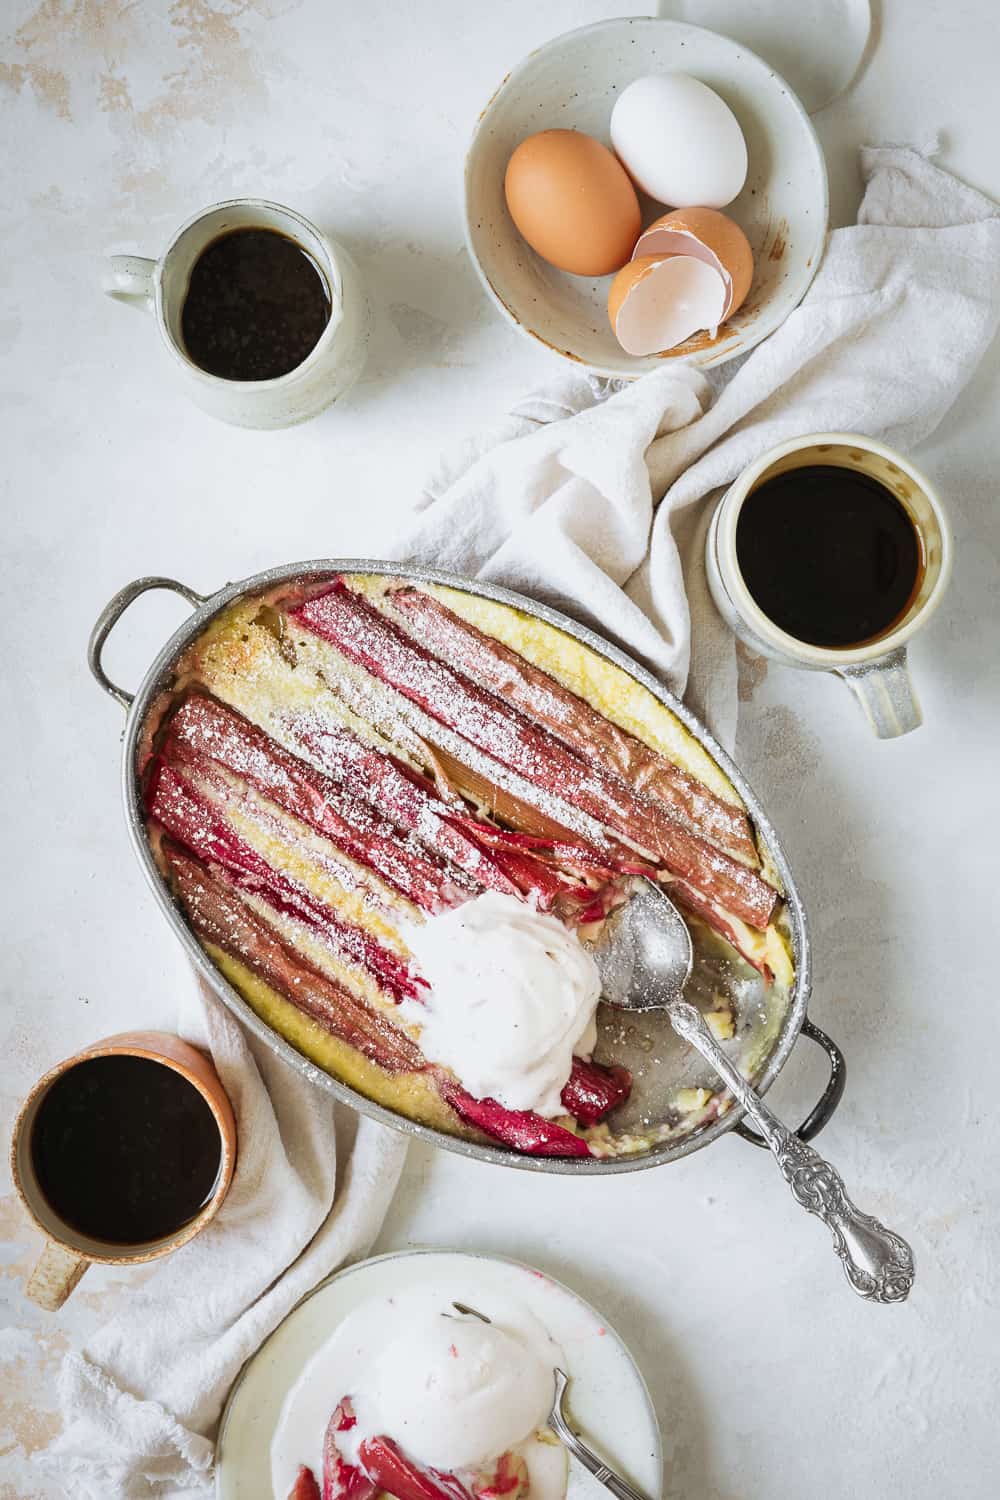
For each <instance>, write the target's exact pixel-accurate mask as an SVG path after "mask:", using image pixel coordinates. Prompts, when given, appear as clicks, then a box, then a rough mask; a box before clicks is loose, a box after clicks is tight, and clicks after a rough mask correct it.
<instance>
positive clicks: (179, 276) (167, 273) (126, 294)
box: [103, 198, 371, 428]
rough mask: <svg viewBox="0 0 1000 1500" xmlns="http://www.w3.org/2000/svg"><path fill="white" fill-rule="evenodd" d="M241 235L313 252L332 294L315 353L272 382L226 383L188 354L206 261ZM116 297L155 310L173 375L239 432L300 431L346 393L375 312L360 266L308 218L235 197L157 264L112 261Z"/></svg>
mask: <svg viewBox="0 0 1000 1500" xmlns="http://www.w3.org/2000/svg"><path fill="white" fill-rule="evenodd" d="M233 229H271V230H275V231H277V232H278V233H279V234H282V235H285V236H286V237H287V238H288V239H290V240H292V241H293V242H294V243H295V244H297V245H298V246H299V247H300V248H301V249H303V250H305V252H306V253H307V255H309V256H310V257H311V259H312V260H313V262H314V263H315V264H316V265H317V266H318V267H319V269H320V271H321V273H322V275H323V278H324V280H325V281H326V284H327V289H328V291H329V294H330V321H329V322H328V323H327V325H326V327H325V328H324V330H323V332H322V334H321V335H320V337H319V339H318V340H317V342H316V344H315V346H314V347H313V349H312V351H311V353H310V354H309V355H307V357H306V358H305V359H304V360H303V361H302V363H301V364H300V365H296V367H295V369H294V370H290V371H289V372H288V374H287V375H281V376H278V377H277V379H274V380H224V379H222V378H221V377H220V376H218V375H210V374H209V373H208V372H207V371H205V370H202V369H200V368H199V366H198V365H196V364H195V363H194V361H193V360H192V359H190V358H189V357H188V354H187V352H186V350H185V348H184V340H183V338H182V336H181V310H182V308H183V306H184V298H185V296H186V294H187V288H188V282H189V279H190V276H191V272H192V270H193V268H194V265H195V263H196V261H197V260H198V257H199V256H200V255H201V254H202V253H203V251H204V250H206V249H207V248H208V246H209V245H210V244H212V242H213V241H214V240H217V239H218V238H219V237H220V236H221V235H224V234H227V233H228V232H229V231H230V230H233ZM103 286H104V290H105V292H107V294H108V296H109V297H114V298H115V299H116V301H118V302H125V303H128V304H130V305H131V306H133V307H139V308H145V309H146V310H148V311H150V312H152V313H153V315H154V317H155V319H156V324H157V327H158V329H159V331H160V337H161V339H162V340H163V343H164V344H165V346H166V349H167V352H168V354H169V355H170V358H171V360H172V362H173V366H174V370H175V373H176V374H177V376H178V377H179V378H180V380H181V382H182V384H183V386H184V388H185V389H186V391H187V393H188V395H189V396H190V397H191V398H192V400H193V401H195V402H197V404H198V405H199V406H200V407H202V408H203V410H205V411H207V412H209V413H210V415H211V416H213V417H219V418H221V419H222V421H223V422H231V423H233V424H234V425H235V426H237V427H262V428H273V427H292V426H294V425H295V424H296V423H297V422H305V421H308V419H309V418H310V417H315V416H317V415H318V414H319V413H320V412H321V411H323V410H325V408H326V407H328V406H329V405H331V403H332V402H334V401H336V399H337V397H338V396H341V395H343V393H344V391H346V390H347V389H348V387H349V386H351V385H353V384H354V382H355V381H356V380H357V378H358V376H359V375H360V374H361V371H362V368H363V366H364V362H365V357H366V355H367V352H368V340H369V337H370V334H371V310H370V308H369V304H368V298H367V296H366V295H365V289H364V285H363V284H362V281H361V276H360V273H359V272H358V268H357V266H356V265H355V264H354V261H353V260H352V259H351V257H350V256H349V255H348V253H347V251H346V250H345V249H344V247H343V246H342V245H339V244H337V242H336V241H335V240H332V239H330V238H329V237H328V236H327V235H324V234H321V233H320V231H319V230H318V229H317V228H316V227H315V225H313V224H310V223H309V221H308V219H304V218H303V217H302V215H301V214H297V213H294V212H293V210H292V209H290V208H282V207H281V205H280V204H278V203H268V202H266V201H265V200H264V199H263V198H234V199H232V200H231V201H230V202H228V203H216V204H215V205H214V206H213V207H212V208H207V209H205V210H203V212H202V213H199V214H195V216H194V218H193V219H188V221H187V223H186V224H183V225H182V226H181V228H180V229H179V230H178V231H177V233H176V234H175V235H174V237H173V239H172V240H171V241H170V244H169V245H168V246H167V248H166V250H165V251H164V252H163V254H162V255H161V256H160V259H159V260H146V259H145V258H143V257H142V256H138V255H112V256H111V258H110V260H109V262H108V270H107V273H106V275H105V278H104V282H103Z"/></svg>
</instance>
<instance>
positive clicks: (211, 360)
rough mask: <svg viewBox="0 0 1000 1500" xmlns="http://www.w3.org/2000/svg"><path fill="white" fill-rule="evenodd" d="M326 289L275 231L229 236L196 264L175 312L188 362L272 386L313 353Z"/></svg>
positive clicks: (326, 306)
mask: <svg viewBox="0 0 1000 1500" xmlns="http://www.w3.org/2000/svg"><path fill="white" fill-rule="evenodd" d="M329 321H330V289H329V287H328V286H327V284H326V280H325V278H324V276H323V273H322V271H321V270H320V269H319V267H318V266H317V264H316V262H315V261H314V260H313V258H312V256H310V255H308V254H307V253H306V251H305V250H303V249H302V247H301V245H297V244H296V243H295V241H294V240H290V239H289V238H288V237H287V235H284V234H279V233H278V232H277V231H276V230H274V229H232V230H230V231H229V232H228V233H227V234H223V235H220V236H219V238H218V239H217V240H213V241H212V243H211V244H210V245H207V246H206V247H205V249H204V250H203V251H202V252H201V254H200V255H199V257H198V259H197V260H196V261H195V264H194V269H193V270H192V272H191V278H190V280H189V282H188V289H187V294H186V296H185V298H184V306H183V307H182V309H181V337H182V338H183V340H184V347H185V349H186V350H187V352H188V355H189V356H190V358H191V359H193V360H194V362H195V364H196V365H198V366H199V367H200V368H201V369H202V370H205V371H206V372H207V373H208V374H209V375H218V376H219V377H220V378H221V379H223V380H276V379H277V378H278V376H280V375H287V374H288V373H289V371H290V370H294V369H295V368H296V367H297V366H298V365H300V364H301V363H302V361H303V360H304V359H306V358H307V357H308V356H309V355H310V354H311V353H312V351H313V349H315V347H316V345H317V343H318V342H319V338H320V335H321V334H322V332H323V330H324V328H325V327H326V325H327V323H329Z"/></svg>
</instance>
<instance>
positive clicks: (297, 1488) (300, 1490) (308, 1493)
mask: <svg viewBox="0 0 1000 1500" xmlns="http://www.w3.org/2000/svg"><path fill="white" fill-rule="evenodd" d="M288 1500H320V1493H319V1485H318V1484H317V1483H316V1475H315V1474H314V1473H313V1471H312V1469H307V1468H306V1466H305V1464H300V1465H299V1472H298V1474H297V1475H296V1476H295V1483H294V1484H293V1485H292V1487H291V1489H290V1490H289V1492H288Z"/></svg>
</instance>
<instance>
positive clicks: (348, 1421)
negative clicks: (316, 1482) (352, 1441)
mask: <svg viewBox="0 0 1000 1500" xmlns="http://www.w3.org/2000/svg"><path fill="white" fill-rule="evenodd" d="M356 1422H357V1417H356V1416H355V1415H354V1408H353V1406H352V1405H351V1402H350V1399H349V1398H348V1397H347V1396H345V1397H344V1399H343V1400H342V1401H341V1402H340V1403H339V1404H338V1405H337V1406H336V1407H334V1411H333V1415H332V1416H331V1418H330V1420H329V1422H328V1423H327V1427H326V1432H325V1434H324V1436H323V1500H372V1496H374V1495H375V1494H376V1493H377V1491H378V1486H377V1485H376V1484H374V1483H373V1481H372V1480H371V1479H370V1478H369V1476H368V1475H367V1474H366V1473H365V1472H364V1470H363V1469H359V1468H358V1466H357V1465H356V1464H349V1463H348V1462H347V1460H346V1459H345V1458H344V1456H343V1454H342V1453H341V1451H340V1449H339V1447H338V1446H337V1433H338V1432H348V1431H349V1430H350V1429H351V1428H352V1427H353V1426H354V1425H355V1424H356Z"/></svg>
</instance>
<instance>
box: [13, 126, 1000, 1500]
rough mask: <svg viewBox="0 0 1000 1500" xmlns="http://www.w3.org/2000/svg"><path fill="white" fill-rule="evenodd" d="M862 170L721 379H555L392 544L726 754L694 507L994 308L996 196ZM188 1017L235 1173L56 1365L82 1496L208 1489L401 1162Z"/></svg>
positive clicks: (999, 264)
mask: <svg viewBox="0 0 1000 1500" xmlns="http://www.w3.org/2000/svg"><path fill="white" fill-rule="evenodd" d="M862 165H863V170H864V174H865V178H866V180H867V191H866V193H865V198H864V202H863V205H862V208H861V213H860V215H859V223H858V225H857V226H856V227H852V228H849V229H838V230H835V231H834V232H833V233H832V234H831V236H830V240H829V244H828V248H827V251H826V254H825V256H824V260H823V264H822V267H821V269H820V271H819V274H818V275H817V277H816V280H815V282H814V283H813V286H812V288H811V290H810V292H809V294H808V296H807V297H806V299H805V301H804V302H803V304H802V306H801V307H800V308H799V309H798V310H797V311H796V312H794V313H793V314H792V315H791V317H789V319H788V320H787V322H786V323H785V324H784V325H783V326H782V328H781V329H779V331H778V332H777V333H775V334H774V335H772V337H771V338H770V339H768V340H767V341H766V342H765V343H764V344H762V345H761V346H760V347H759V348H757V349H756V350H754V351H753V352H752V353H751V354H750V355H748V356H747V357H746V358H745V359H744V360H743V361H742V362H741V363H740V364H739V366H738V367H737V368H735V370H734V369H733V367H732V366H727V367H724V369H723V371H722V373H721V374H720V375H719V376H717V377H715V378H713V380H711V381H710V380H708V379H706V378H705V377H704V376H702V375H699V374H697V373H696V372H694V371H691V370H687V369H685V368H683V367H675V366H670V365H667V366H665V367H664V369H663V370H662V371H658V372H657V373H655V374H653V375H650V376H647V377H646V378H645V379H643V380H640V381H637V382H635V383H634V384H630V385H627V386H625V387H624V388H622V389H620V390H615V389H614V387H613V386H607V385H604V384H601V383H598V382H591V381H588V380H587V379H586V378H584V377H583V376H580V375H568V376H563V377H562V378H560V379H558V380H556V381H554V382H553V384H552V385H551V387H550V388H549V389H547V390H545V391H542V392H539V393H537V394H536V395H534V396H532V397H530V398H529V399H528V400H527V401H525V402H524V403H522V405H520V406H519V407H518V408H517V409H516V410H515V411H514V412H513V413H512V414H511V416H510V417H509V418H508V419H507V420H506V422H505V423H503V424H502V425H501V426H500V427H499V428H498V429H496V430H494V431H493V432H491V433H489V434H486V435H484V436H481V437H479V438H477V439H474V440H472V441H471V442H469V443H467V444H466V445H465V446H464V447H463V449H462V450H461V452H460V453H459V454H458V455H456V456H455V457H454V458H453V459H452V460H451V461H450V462H449V463H448V464H447V465H446V466H445V467H444V468H443V469H442V470H441V471H440V473H439V474H438V475H437V476H436V478H435V479H434V481H433V482H432V483H431V484H429V485H428V487H427V488H426V489H425V491H424V493H423V495H422V496H421V497H420V501H419V504H418V510H419V511H420V514H419V515H418V516H417V518H416V519H415V521H414V522H413V523H412V524H411V525H410V526H409V527H408V528H407V530H406V531H405V532H404V534H403V535H402V536H401V537H400V538H399V539H398V540H397V541H396V543H395V544H394V545H393V546H392V547H391V548H390V549H389V553H388V555H389V556H392V557H396V558H400V559H407V560H410V561H420V562H423V563H427V564H434V565H436V566H438V567H445V568H451V569H454V570H455V571H457V572H460V573H465V574H468V575H476V576H479V577H482V578H488V579H492V580H493V581H496V582H500V583H505V584H508V585H509V586H511V587H513V588H517V589H521V590H523V591H524V592H525V593H528V594H531V595H533V596H534V597H535V598H539V599H544V600H547V601H548V602H550V603H553V604H555V605H557V606H559V607H561V608H563V609H565V610H567V611H568V612H569V613H570V614H572V615H575V616H576V617H577V618H578V619H581V620H584V621H586V622H588V623H590V624H593V625H594V626H596V627H597V628H598V629H599V630H601V631H603V632H604V633H605V634H606V635H609V636H611V637H613V638H614V639H616V640H617V641H618V642H619V643H620V644H621V645H622V646H623V647H625V648H626V649H627V650H629V651H631V652H632V653H633V654H634V655H635V656H637V657H638V658H640V659H641V660H642V661H644V662H645V663H646V664H647V665H648V666H649V667H650V668H651V669H652V670H653V671H654V672H657V673H658V674H659V675H660V676H661V677H662V678H663V679H664V680H665V681H666V682H667V683H668V684H669V685H670V686H671V687H672V688H673V689H674V691H676V692H678V693H682V692H684V690H685V687H687V696H688V699H689V701H692V702H693V706H695V707H696V708H697V709H698V710H699V711H700V712H701V713H702V714H703V715H704V716H705V717H706V718H707V719H708V721H709V722H710V723H711V724H712V725H713V727H714V728H715V731H716V733H717V734H718V735H719V736H720V738H721V739H723V741H724V742H728V743H729V744H730V745H731V743H732V738H733V733H734V729H735V717H736V691H735V681H736V678H735V660H734V654H733V650H732V638H731V637H730V636H729V634H728V632H727V631H726V630H725V628H724V627H723V626H722V624H721V622H720V621H719V619H718V617H717V616H716V614H715V611H714V608H713V606H712V604H711V602H710V599H709V597H708V593H707V588H706V584H705V579H704V571H703V565H702V561H701V556H702V548H703V534H704V528H705V524H706V521H707V510H708V508H707V507H705V506H703V505H700V504H699V503H698V502H700V501H703V500H704V499H705V497H706V496H708V495H709V494H711V493H712V492H713V491H715V490H717V489H718V488H719V487H720V486H722V485H725V484H727V483H728V482H729V481H730V480H732V479H733V478H734V477H735V476H736V475H737V474H738V473H739V472H740V470H741V469H742V468H743V467H744V466H745V465H746V464H747V463H749V462H750V461H751V460H752V459H753V458H754V457H755V456H756V455H757V454H759V453H760V452H762V451H763V450H764V449H765V448H766V447H768V446H770V445H771V444H774V443H777V442H779V441H781V440H782V439H784V438H786V437H791V436H794V435H797V434H801V433H805V432H808V431H813V430H820V429H822V430H831V429H848V430H854V431H858V432H862V433H868V434H872V435H879V436H882V437H885V438H886V439H888V440H889V441H890V442H893V443H896V444H898V445H899V446H900V447H901V448H903V449H910V448H912V447H913V446H914V444H915V443H917V442H918V441H919V440H920V438H922V437H923V436H925V435H926V434H927V433H928V432H930V431H931V430H932V428H933V427H934V426H935V424H936V423H937V422H938V421H939V420H940V418H941V417H942V415H943V414H944V412H945V411H947V409H948V407H949V406H950V405H951V404H952V402H953V401H954V400H955V397H956V396H957V395H958V393H959V392H960V390H961V389H962V387H963V386H964V385H965V383H966V381H967V380H968V379H969V378H970V376H971V375H972V373H973V371H974V370H975V368H976V365H977V363H978V362H979V360H980V358H981V356H982V354H983V352H984V351H985V349H986V347H987V345H988V344H989V342H990V340H991V338H992V337H993V334H994V332H995V329H996V326H997V322H998V317H1000V216H998V211H997V208H996V206H995V205H994V204H993V203H991V202H990V201H989V200H988V199H986V198H984V197H982V196H981V195H980V194H979V193H976V192H974V191H972V190H971V189H970V188H967V187H965V186H963V184H961V183H960V182H958V181H956V179H955V178H953V177H951V176H949V175H948V174H947V173H945V172H943V171H941V170H939V169H938V168H936V167H935V166H933V165H932V164H931V163H930V162H929V161H927V160H926V159H925V158H924V157H922V156H920V155H919V154H917V153H916V152H914V151H912V150H909V149H904V148H894V147H885V148H879V149H872V150H867V151H865V152H863V154H862ZM658 502H662V503H659V508H658V509H657V508H656V507H657V504H658ZM183 1029H184V1032H185V1034H186V1035H189V1036H191V1038H192V1040H195V1041H198V1042H201V1044H202V1045H207V1046H208V1047H209V1048H210V1050H211V1052H212V1054H213V1057H214V1058H215V1062H216V1066H217V1067H218V1069H219V1072H220V1074H221V1076H222V1080H223V1083H224V1084H225V1086H226V1088H227V1090H228V1092H229V1094H230V1097H231V1098H232V1100H233V1104H234V1107H235V1109H236V1114H237V1121H238V1127H239V1132H240V1157H239V1163H238V1167H237V1173H236V1178H235V1180H234V1183H233V1187H232V1189H231V1191H230V1194H229V1197H228V1198H227V1200H226V1203H225V1205H224V1207H223V1209H222V1211H221V1212H220V1214H219V1216H218V1219H217V1220H216V1221H215V1223H214V1224H213V1225H212V1226H211V1227H210V1228H209V1229H208V1230H206V1231H205V1232H204V1233H203V1234H202V1235H200V1236H199V1237H198V1238H197V1239H195V1240H194V1241H193V1242H192V1243H191V1244H190V1245H188V1246H186V1247H185V1248H184V1249H183V1250H181V1251H179V1252H178V1253H177V1254H176V1255H174V1256H171V1257H169V1258H168V1259H167V1260H165V1261H164V1262H163V1263H162V1265H160V1266H159V1267H158V1268H157V1269H156V1271H155V1272H154V1273H153V1275H152V1276H151V1278H150V1279H149V1281H148V1282H146V1283H145V1284H144V1285H143V1286H142V1287H140V1288H138V1289H137V1290H135V1291H133V1292H132V1293H131V1294H130V1295H129V1296H128V1297H124V1298H123V1299H122V1306H121V1309H120V1311H119V1312H118V1313H117V1315H116V1316H115V1318H114V1320H113V1321H112V1322H110V1323H109V1324H107V1325H106V1326H105V1327H104V1328H103V1329H102V1330H101V1331H100V1333H98V1334H97V1335H96V1336H95V1337H94V1338H93V1339H92V1340H91V1341H90V1342H89V1344H88V1345H87V1347H86V1348H85V1349H84V1351H83V1353H82V1354H77V1353H72V1354H70V1355H69V1356H67V1359H66V1361H65V1364H64V1366H63V1370H62V1374H61V1378H60V1393H61V1400H62V1408H63V1418H64V1423H65V1427H64V1431H63V1433H62V1435H61V1436H60V1437H59V1438H58V1439H57V1440H56V1442H55V1443H54V1444H53V1445H52V1446H51V1447H50V1448H49V1449H48V1450H47V1451H46V1452H45V1453H44V1454H43V1455H39V1459H38V1461H39V1463H40V1464H42V1465H44V1466H45V1467H46V1469H47V1470H48V1471H49V1472H50V1473H51V1474H53V1475H56V1476H58V1481H59V1482H60V1483H61V1485H62V1489H63V1490H64V1492H65V1493H66V1494H67V1495H70V1496H73V1497H86V1500H97V1497H100V1500H107V1497H108V1496H111V1495H113V1496H116V1497H121V1500H144V1497H151V1496H157V1497H164V1496H170V1495H184V1496H191V1495H197V1496H207V1495H208V1493H209V1490H210V1468H211V1461H212V1442H211V1437H212V1433H213V1431H214V1426H215V1424H216V1422H217V1420H218V1416H219V1412H220V1409H221V1405H222V1402H223V1399H224V1397H225V1393H226V1390H227V1389H228V1387H229V1385H230V1383H231V1382H232V1380H233V1379H234V1378H235V1376H236V1374H237V1372H238V1370H239V1368H240V1366H241V1364H242V1363H243V1361H244V1360H245V1359H246V1358H247V1357H248V1356H249V1355H250V1354H252V1353H253V1352H254V1350H255V1349H256V1348H257V1347H258V1345H259V1344H260V1343H261V1341H262V1340H263V1339H264V1338H265V1337H266V1335H267V1334H268V1333H269V1332H270V1331H271V1329H272V1328H274V1327H275V1325H276V1324H277V1323H278V1322H279V1321H280V1320H281V1318H282V1317H283V1316H284V1315H285V1313H286V1312H288V1311H289V1310H290V1309H291V1308H292V1307H293V1306H294V1305H295V1303H296V1302H297V1301H298V1299H299V1298H300V1297H301V1296H302V1295H303V1294H304V1293H305V1292H307V1291H308V1290H310V1289H311V1288H312V1287H313V1286H314V1285H315V1284H316V1282H318V1281H319V1280H320V1279H321V1278H322V1277H323V1276H324V1275H326V1274H327V1273H328V1272H329V1271H331V1270H332V1269H333V1268H334V1267H335V1266H337V1265H339V1264H341V1263H342V1262H343V1261H344V1260H346V1259H353V1258H357V1257H358V1256H359V1255H362V1254H364V1252H365V1250H366V1248H367V1247H368V1245H369V1244H370V1243H371V1241H372V1240H373V1239H374V1237H375V1235H376V1234H377V1232H378V1228H379V1225H380V1224H381V1221H382V1217H383V1215H384V1213H385V1210H386V1207H387V1206H388V1202H389V1199H390V1197H391V1194H392V1191H393V1189H394V1187H395V1184H396V1181H397V1178H398V1176H399V1172H400V1169H401V1166H402V1160H403V1152H404V1147H403V1145H402V1140H401V1138H400V1137H398V1136H396V1135H394V1134H391V1133H389V1132H386V1131H384V1130H382V1129H381V1128H380V1127H379V1126H377V1125H374V1124H373V1123H372V1122H371V1121H367V1120H361V1121H360V1122H359V1124H358V1127H357V1138H356V1140H355V1142H354V1145H353V1150H352V1151H351V1153H350V1155H349V1156H345V1154H344V1153H343V1151H341V1152H340V1153H338V1152H337V1150H336V1147H335V1139H334V1114H335V1112H334V1109H333V1106H332V1104H331V1101H330V1100H329V1099H328V1098H327V1097H326V1096H325V1095H323V1094H321V1093H319V1091H318V1090H315V1089H312V1088H310V1087H308V1086H305V1085H304V1084H303V1083H302V1081H301V1079H300V1078H299V1077H298V1075H297V1074H293V1073H292V1072H291V1071H290V1070H289V1069H287V1068H286V1067H285V1065H284V1064H283V1063H282V1062H280V1060H279V1059H277V1058H276V1057H274V1056H273V1055H272V1054H270V1053H269V1052H268V1051H267V1050H266V1049H265V1048H263V1047H262V1046H260V1045H259V1044H257V1043H256V1042H255V1041H253V1040H251V1039H248V1038H247V1037H245V1036H244V1035H243V1033H242V1032H241V1031H240V1028H239V1027H238V1026H237V1024H236V1023H235V1021H234V1020H233V1019H232V1018H231V1017H230V1016H229V1015H228V1013H227V1012H226V1011H224V1010H223V1008H222V1007H221V1006H220V1005H219V1003H218V1002H217V1001H216V1000H214V999H213V998H212V997H211V996H210V995H209V994H207V993H206V992H202V993H201V995H200V997H199V999H198V1004H197V1006H196V1007H195V1014H194V1015H193V1016H192V1017H189V1018H188V1019H187V1021H186V1024H185V1025H184V1027H183ZM342 1123H346V1122H342ZM266 1485H267V1482H266V1479H264V1480H262V1491H261V1493H262V1494H263V1493H264V1492H265V1490H266Z"/></svg>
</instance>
